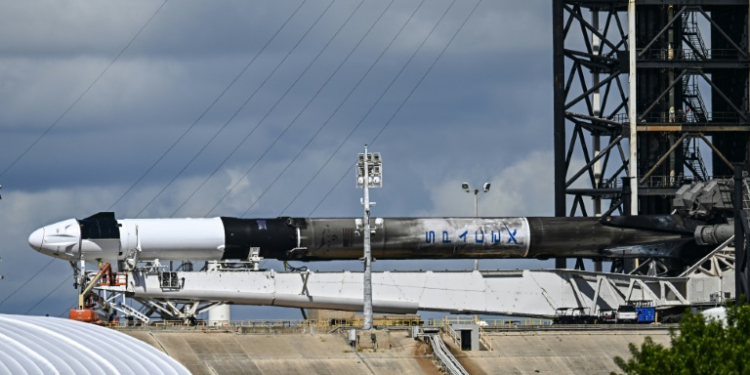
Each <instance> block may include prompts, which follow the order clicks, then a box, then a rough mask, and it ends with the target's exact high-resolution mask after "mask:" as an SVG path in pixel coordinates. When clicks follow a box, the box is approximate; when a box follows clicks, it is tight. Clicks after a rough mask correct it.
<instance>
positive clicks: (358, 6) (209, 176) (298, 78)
mask: <svg viewBox="0 0 750 375" xmlns="http://www.w3.org/2000/svg"><path fill="white" fill-rule="evenodd" d="M363 3H364V0H362V1H360V2H359V4H358V5H357V7H356V8H355V9H354V11H352V13H351V14H350V15H349V17H348V18H347V19H346V20H345V21H344V23H342V24H341V26H340V27H339V29H338V30H337V31H336V33H334V35H333V36H332V37H331V38H330V39H329V40H328V42H327V43H326V44H325V46H324V47H323V48H322V49H321V50H320V52H318V54H317V55H316V56H315V57H314V58H313V59H312V60H311V61H310V63H309V64H308V65H307V67H306V68H305V69H304V70H303V71H302V73H300V75H299V76H297V78H296V79H295V81H294V82H293V83H292V85H291V86H289V88H287V90H286V92H285V93H284V94H283V95H282V96H281V97H279V99H278V100H277V101H276V103H275V104H274V105H273V106H272V107H271V109H269V110H268V111H267V112H266V114H265V115H264V116H263V118H262V119H261V120H260V121H259V122H258V123H257V124H256V125H255V127H254V128H253V129H252V130H251V131H250V132H249V133H248V134H247V135H246V136H245V138H244V139H243V140H242V141H241V142H240V143H238V144H237V146H235V148H234V150H232V151H231V152H230V153H229V155H227V156H226V157H225V158H224V160H223V161H222V163H221V164H219V166H218V167H216V168H215V169H214V171H213V172H212V173H211V174H210V175H208V177H206V178H205V179H203V181H202V182H201V183H200V184H199V185H198V186H197V187H196V188H195V189H193V191H192V192H191V193H190V195H189V196H188V197H187V198H186V199H185V200H184V201H183V202H182V204H180V205H179V206H178V207H177V209H176V210H175V211H174V212H173V213H172V215H171V216H170V217H174V215H176V214H177V212H179V211H180V209H182V207H184V206H185V204H186V203H187V202H188V201H190V200H191V199H192V198H193V196H195V194H196V193H197V192H198V191H199V190H200V189H201V188H202V187H203V186H204V185H205V184H206V182H207V181H209V180H210V179H211V178H212V177H213V176H214V175H215V174H216V173H217V172H218V171H219V170H220V169H221V167H222V166H224V164H225V163H226V162H227V161H228V160H229V159H230V158H231V157H232V156H233V155H234V154H235V153H236V152H237V150H238V149H239V148H240V146H242V144H244V142H245V141H246V140H247V139H248V138H249V137H250V136H251V135H252V134H253V133H254V132H255V130H256V129H257V128H258V126H260V124H261V123H263V120H265V118H266V117H268V115H269V114H270V113H271V112H272V111H273V109H274V108H276V106H277V105H278V104H279V103H280V102H281V101H282V100H283V99H284V98H285V97H286V96H287V94H288V93H289V92H290V91H291V89H292V88H293V87H295V86H296V85H297V83H298V82H299V81H300V79H301V78H302V77H303V76H304V75H305V73H307V71H308V70H309V69H310V67H311V66H312V65H313V64H314V63H315V62H316V61H317V60H318V58H319V57H320V55H321V54H322V53H323V51H325V50H326V48H328V46H329V45H330V44H331V42H332V41H333V40H334V39H335V38H336V36H337V35H338V34H339V33H340V32H341V30H342V29H343V28H344V26H346V25H347V24H348V23H349V21H350V20H351V18H352V17H353V16H354V14H356V13H357V10H359V8H360V7H361V6H362V4H363ZM331 4H333V2H331ZM331 4H329V7H330V5H331ZM322 16H323V14H321V17H322ZM319 19H320V18H319ZM315 24H317V21H316V23H315ZM315 24H313V25H312V26H311V27H310V29H308V33H309V32H310V31H311V30H312V28H313V27H314V26H315ZM306 35H307V33H305V35H303V36H302V38H300V40H299V41H298V42H297V44H296V45H295V46H294V48H292V49H291V50H290V51H289V53H287V55H286V56H285V57H284V59H283V60H282V61H281V62H280V63H279V64H278V65H276V68H275V69H274V70H273V71H272V72H271V73H270V74H269V75H268V77H266V79H265V80H264V81H263V83H262V84H261V85H260V86H258V88H257V89H256V90H255V92H253V94H252V95H250V97H248V98H247V100H245V102H244V103H243V104H242V106H240V108H239V109H237V111H236V112H235V113H234V114H233V115H232V116H231V117H230V118H229V119H228V120H227V122H226V123H225V124H224V126H222V128H221V129H220V130H219V131H218V132H217V133H216V134H214V136H213V137H212V138H211V139H210V140H209V141H208V142H207V143H206V144H205V145H204V146H203V148H202V149H201V150H200V152H199V153H198V154H196V155H195V156H194V157H193V159H191V160H190V162H188V164H187V165H185V167H184V168H182V170H181V171H180V172H179V173H178V174H177V176H175V177H174V178H173V179H172V181H170V183H169V184H168V185H167V186H169V185H171V184H172V183H173V182H174V181H175V180H176V179H177V177H178V176H179V175H181V174H182V173H183V172H184V171H185V170H186V169H187V167H188V166H189V165H190V164H192V162H193V161H194V160H195V159H196V158H197V157H198V155H200V153H202V152H203V150H205V149H206V147H208V145H209V144H210V143H211V142H213V140H214V139H215V138H216V137H217V136H218V135H219V133H221V132H222V131H223V130H224V129H225V128H226V127H227V125H229V123H230V122H231V121H232V120H234V118H235V117H236V116H237V114H238V113H239V112H240V111H241V110H242V109H243V108H244V107H245V105H247V104H248V102H250V100H251V99H252V98H253V97H254V96H255V94H257V93H258V91H259V90H260V89H261V88H262V87H263V86H264V85H265V83H266V82H267V81H268V79H270V78H271V77H272V76H273V74H274V73H275V72H276V70H277V69H278V68H279V67H280V66H281V65H282V64H283V63H284V61H286V59H287V58H288V57H289V55H290V54H291V53H292V52H293V51H294V49H295V48H296V47H297V46H298V45H299V43H300V42H302V40H303V39H304V37H305V36H306ZM165 189H166V187H165V188H164V189H162V192H163V191H164V190H165ZM160 194H161V192H160ZM154 199H155V198H154ZM151 202H153V199H152V201H151ZM151 202H149V204H151ZM147 206H148V205H147ZM144 209H145V207H144ZM142 211H143V210H141V212H142ZM139 214H140V213H139Z"/></svg>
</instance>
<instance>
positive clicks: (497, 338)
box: [446, 330, 669, 375]
mask: <svg viewBox="0 0 750 375" xmlns="http://www.w3.org/2000/svg"><path fill="white" fill-rule="evenodd" d="M646 336H651V338H653V340H654V342H656V343H659V344H662V345H669V331H667V330H648V331H637V330H627V331H616V330H614V331H555V332H535V331H522V332H506V333H490V334H488V338H489V339H490V341H491V344H492V348H493V351H480V352H457V350H456V347H455V346H453V345H449V348H450V349H451V351H452V352H453V353H454V355H456V357H457V358H458V360H459V362H461V364H462V365H463V366H464V368H466V370H467V371H469V373H471V374H472V375H482V374H493V375H494V374H498V375H500V374H503V375H505V374H519V375H520V374H534V375H537V374H567V375H580V374H591V375H594V374H609V373H610V372H611V371H618V370H619V368H618V367H617V366H616V365H615V363H614V361H613V358H614V357H615V356H620V357H623V358H626V359H627V358H630V351H629V350H628V344H629V343H631V342H632V343H635V344H636V345H637V346H640V344H641V343H642V342H643V340H644V339H645V337H646ZM446 344H451V343H449V342H446Z"/></svg>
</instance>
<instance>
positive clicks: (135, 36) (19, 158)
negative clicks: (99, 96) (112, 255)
mask: <svg viewBox="0 0 750 375" xmlns="http://www.w3.org/2000/svg"><path fill="white" fill-rule="evenodd" d="M167 1H169V0H164V2H163V3H161V5H159V7H158V8H156V10H155V11H154V13H153V14H151V17H149V18H148V20H146V23H144V24H143V26H141V28H140V29H138V31H137V32H136V33H135V35H134V36H133V37H132V38H131V39H130V40H129V41H128V43H127V44H125V47H123V48H122V49H121V50H120V52H119V53H118V54H117V55H116V56H115V57H114V58H113V59H112V61H110V62H109V64H108V65H107V66H106V67H105V68H104V70H102V71H101V73H99V75H98V76H96V78H94V80H93V81H92V82H91V84H89V85H88V86H87V87H86V89H84V90H83V92H82V93H81V94H80V95H79V96H78V97H77V98H76V100H74V101H73V103H71V104H70V105H69V106H68V107H67V108H66V109H65V111H63V113H62V114H61V115H60V116H59V117H57V119H56V120H55V121H54V122H53V123H52V125H50V126H49V127H48V128H47V129H46V130H45V131H44V132H43V133H42V134H41V135H40V136H39V137H38V138H37V139H36V140H34V142H32V143H31V144H30V145H29V146H28V147H26V149H25V150H24V151H23V152H22V153H21V154H20V155H19V156H18V157H16V158H15V159H14V160H13V162H11V163H10V165H8V166H7V167H6V168H5V169H4V170H3V171H2V173H0V177H2V176H3V175H5V173H6V172H8V171H9V170H10V169H11V168H13V166H14V165H16V164H17V163H18V162H19V161H20V160H21V159H22V158H23V157H24V156H26V154H27V153H28V152H29V151H31V149H32V148H34V146H36V144H37V143H39V141H41V140H42V138H44V137H45V136H46V135H47V134H48V133H49V132H50V131H51V130H52V129H53V128H54V127H55V126H57V124H59V123H60V120H62V119H63V118H64V117H65V116H66V115H67V114H68V113H69V112H70V111H71V110H72V109H73V107H75V106H76V104H78V102H80V101H81V99H83V97H84V96H86V94H87V93H88V92H89V91H90V90H91V88H92V87H94V85H96V83H97V82H99V80H100V79H101V78H102V76H104V74H105V73H107V71H108V70H109V69H110V68H111V67H112V65H114V63H115V62H116V61H117V60H118V59H119V58H120V56H122V54H123V53H125V51H126V50H127V49H128V48H130V46H131V45H132V44H133V42H134V41H135V40H136V39H138V36H139V35H141V33H142V32H143V30H145V29H146V27H147V26H148V25H149V24H151V21H152V20H153V19H154V18H155V17H156V15H157V14H158V13H159V12H160V11H161V10H162V8H164V5H165V4H167ZM54 260H55V258H52V259H50V261H49V262H47V263H46V264H45V265H44V266H42V268H41V269H39V271H37V272H35V273H32V274H31V276H30V277H29V279H28V280H26V281H25V282H24V283H23V284H21V285H20V286H19V287H18V288H16V289H15V290H13V292H12V293H11V294H9V295H8V296H7V297H5V298H4V299H3V300H2V301H0V305H2V304H3V303H5V301H7V300H8V299H10V297H13V296H14V295H15V294H16V293H17V292H18V291H20V290H21V289H23V287H25V286H26V285H27V284H28V283H29V282H31V280H33V279H34V276H35V275H37V274H39V273H41V272H42V271H44V270H45V269H47V267H49V266H50V265H51V264H52V262H53V261H54ZM45 298H46V297H45Z"/></svg>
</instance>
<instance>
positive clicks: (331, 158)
mask: <svg viewBox="0 0 750 375" xmlns="http://www.w3.org/2000/svg"><path fill="white" fill-rule="evenodd" d="M455 3H456V2H455V0H454V1H452V2H451V4H450V5H449V6H448V7H447V8H446V9H445V12H443V15H442V16H441V17H440V19H438V21H437V22H436V23H435V25H434V26H433V27H432V29H431V30H430V32H429V34H427V36H426V37H425V38H424V39H423V40H422V42H421V43H420V44H419V47H417V49H416V50H415V51H414V53H412V55H411V56H410V57H409V60H407V61H406V63H405V64H404V65H403V66H402V67H401V70H399V72H398V74H396V75H395V76H394V77H393V79H392V80H391V82H390V83H389V84H388V86H386V88H385V90H383V92H382V93H381V94H380V96H379V97H378V99H377V100H376V101H375V103H373V105H372V106H371V107H370V109H368V110H367V112H366V113H365V114H364V115H363V116H362V118H360V119H359V122H357V125H355V126H354V128H352V130H351V131H350V132H349V134H348V135H347V136H346V138H345V139H344V141H343V142H341V143H340V144H339V145H338V147H337V148H336V150H335V151H334V152H333V153H332V154H331V156H329V157H328V160H326V162H325V163H323V165H322V166H321V167H320V168H319V169H318V171H317V172H315V174H314V175H313V176H312V177H311V178H310V179H309V180H307V183H306V184H305V187H303V188H302V189H301V190H300V191H299V192H298V193H297V195H295V196H294V198H293V199H292V201H291V202H289V204H287V206H286V207H284V209H283V210H282V211H281V213H280V214H279V215H281V214H283V213H284V211H286V210H287V209H288V208H289V207H290V206H291V205H292V204H293V203H294V202H295V201H296V200H297V198H299V197H300V196H301V195H302V193H303V192H304V191H305V190H306V189H307V188H308V187H309V186H310V184H311V183H312V182H313V181H314V180H315V178H317V177H318V175H319V174H320V173H321V172H322V171H323V169H324V168H325V167H326V166H327V165H328V163H330V162H331V160H333V158H334V157H335V156H336V154H338V152H339V151H341V148H342V147H343V146H344V145H345V144H346V142H347V141H348V140H349V139H350V138H351V137H352V135H354V132H356V131H357V129H359V127H360V126H361V125H362V123H363V122H364V121H365V119H366V118H367V117H368V116H369V115H370V113H371V112H372V110H373V109H375V107H376V106H377V105H378V103H380V101H381V100H383V97H385V94H387V93H388V91H389V90H390V89H391V87H392V86H393V84H394V83H395V82H396V80H398V78H399V77H401V74H403V72H404V70H406V67H407V66H409V63H411V61H412V60H413V59H414V57H415V56H416V55H417V53H418V52H419V51H420V50H421V49H422V47H424V45H425V43H426V42H427V40H428V39H429V38H430V36H431V35H432V33H434V32H435V30H436V29H437V27H438V25H439V24H440V22H442V21H443V18H445V16H446V14H448V11H449V10H451V8H452V7H453V5H454V4H455ZM339 182H340V180H339ZM336 185H338V183H337V184H336ZM329 194H330V193H329ZM326 196H327V195H326ZM324 199H325V198H324ZM318 205H320V203H318ZM315 208H316V209H317V206H316V207H315ZM313 211H314V210H313ZM311 214H312V213H311Z"/></svg>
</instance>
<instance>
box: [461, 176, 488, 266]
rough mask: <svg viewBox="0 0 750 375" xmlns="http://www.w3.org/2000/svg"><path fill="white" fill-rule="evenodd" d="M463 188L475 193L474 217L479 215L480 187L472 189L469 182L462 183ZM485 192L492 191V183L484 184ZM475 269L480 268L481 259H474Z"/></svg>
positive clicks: (483, 189)
mask: <svg viewBox="0 0 750 375" xmlns="http://www.w3.org/2000/svg"><path fill="white" fill-rule="evenodd" d="M461 189H463V190H464V191H465V192H467V193H474V217H477V218H478V217H479V191H480V190H479V189H473V190H472V189H471V187H470V186H469V183H468V182H464V183H461ZM482 191H484V192H485V193H487V192H489V191H490V183H489V182H485V183H484V185H483V186H482ZM474 270H475V271H476V270H479V259H474Z"/></svg>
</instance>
